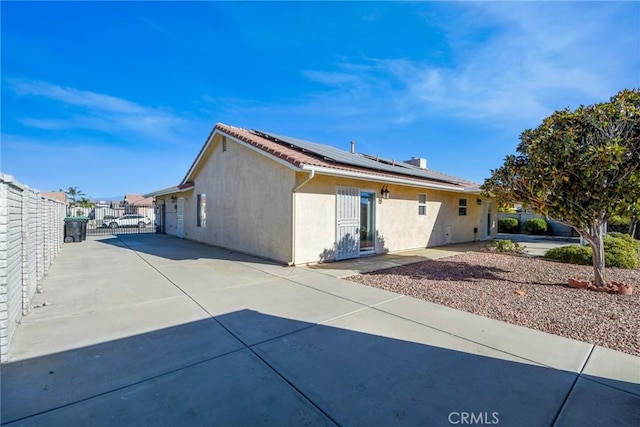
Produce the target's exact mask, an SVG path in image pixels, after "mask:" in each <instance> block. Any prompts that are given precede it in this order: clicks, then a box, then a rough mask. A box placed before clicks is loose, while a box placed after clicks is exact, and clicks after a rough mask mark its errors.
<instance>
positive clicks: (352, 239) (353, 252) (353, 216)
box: [336, 187, 360, 260]
mask: <svg viewBox="0 0 640 427" xmlns="http://www.w3.org/2000/svg"><path fill="white" fill-rule="evenodd" d="M336 204H337V215H336V218H337V224H336V259H337V260H340V259H347V258H357V257H358V256H360V238H359V234H360V231H359V229H360V189H358V188H355V187H338V189H337V196H336Z"/></svg>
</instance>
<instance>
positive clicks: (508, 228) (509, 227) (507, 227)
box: [498, 218, 520, 233]
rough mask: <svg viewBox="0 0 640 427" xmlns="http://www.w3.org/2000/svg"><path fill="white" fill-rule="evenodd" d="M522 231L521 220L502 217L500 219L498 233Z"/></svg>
mask: <svg viewBox="0 0 640 427" xmlns="http://www.w3.org/2000/svg"><path fill="white" fill-rule="evenodd" d="M518 231H520V221H518V220H517V219H516V218H500V219H499V220H498V233H517V232H518Z"/></svg>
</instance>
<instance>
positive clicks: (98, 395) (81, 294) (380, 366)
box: [0, 235, 640, 426]
mask: <svg viewBox="0 0 640 427" xmlns="http://www.w3.org/2000/svg"><path fill="white" fill-rule="evenodd" d="M471 247H473V245H472V246H465V245H459V246H449V247H446V248H436V249H425V250H419V251H412V252H405V253H401V254H390V255H385V256H378V257H372V258H363V259H359V260H355V261H346V262H341V263H333V264H322V265H315V266H308V267H283V266H280V265H276V264H273V263H270V262H268V261H264V260H261V259H258V258H254V257H251V256H247V255H243V254H239V253H236V252H232V251H229V250H225V249H220V248H214V247H210V246H206V245H201V244H198V243H194V242H189V241H185V240H181V239H176V238H172V237H168V236H161V235H122V236H119V237H116V236H104V237H103V238H90V239H89V240H87V241H85V242H83V243H72V244H65V245H64V246H63V249H62V252H61V253H60V255H59V256H58V258H57V260H56V262H55V263H54V264H53V266H52V268H51V270H50V272H49V274H48V276H47V277H46V278H45V280H44V283H43V289H44V292H43V293H42V294H39V295H37V297H36V308H34V309H33V311H32V313H31V314H29V315H28V316H26V317H24V318H23V321H22V324H21V325H19V327H18V329H17V332H16V334H15V336H14V338H13V343H12V350H11V358H10V361H9V362H8V363H6V364H3V365H2V370H1V396H2V400H1V405H2V406H1V411H0V414H1V422H2V424H3V425H10V426H19V425H46V426H58V425H59V426H69V425H92V426H100V425H104V426H106V425H109V426H113V425H142V426H145V425H149V426H152V425H223V426H236V425H274V426H275V425H277V426H281V425H287V426H289V425H291V426H297V425H307V426H316V425H341V426H372V425H381V426H387V425H420V426H423V425H429V426H431V425H434V426H440V425H442V426H448V425H457V424H461V425H464V424H475V425H482V424H485V425H486V424H499V425H505V426H585V425H622V426H638V425H640V358H638V357H634V356H631V355H628V354H625V353H620V352H616V351H612V350H608V349H605V348H602V347H598V346H594V345H591V344H588V343H583V342H578V341H574V340H569V339H565V338H562V337H559V336H555V335H549V334H545V333H542V332H539V331H535V330H531V329H527V328H523V327H519V326H514V325H510V324H507V323H503V322H499V321H495V320H491V319H487V318H483V317H479V316H475V315H472V314H469V313H465V312H460V311H456V310H453V309H450V308H446V307H443V306H439V305H435V304H431V303H428V302H424V301H420V300H416V299H412V298H409V297H405V296H401V295H398V294H394V293H391V292H386V291H383V290H380V289H375V288H369V287H366V286H362V285H359V284H356V283H352V282H348V281H344V280H342V279H340V278H339V277H344V276H345V275H349V274H353V273H354V272H358V271H371V270H373V269H378V268H385V267H391V266H394V265H400V264H404V263H408V262H416V261H420V260H423V259H428V258H438V257H441V256H450V255H453V254H456V253H459V252H463V251H466V250H469V249H470V248H471Z"/></svg>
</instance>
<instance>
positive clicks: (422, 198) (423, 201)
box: [418, 194, 427, 215]
mask: <svg viewBox="0 0 640 427" xmlns="http://www.w3.org/2000/svg"><path fill="white" fill-rule="evenodd" d="M426 214H427V195H426V194H418V215H426Z"/></svg>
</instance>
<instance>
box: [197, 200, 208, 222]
mask: <svg viewBox="0 0 640 427" xmlns="http://www.w3.org/2000/svg"><path fill="white" fill-rule="evenodd" d="M196 199H197V205H198V206H197V209H196V225H197V226H198V227H203V228H204V227H206V226H207V195H206V193H200V194H198V196H197V198H196Z"/></svg>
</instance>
